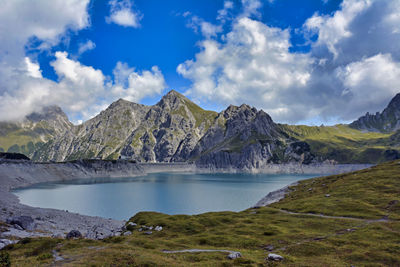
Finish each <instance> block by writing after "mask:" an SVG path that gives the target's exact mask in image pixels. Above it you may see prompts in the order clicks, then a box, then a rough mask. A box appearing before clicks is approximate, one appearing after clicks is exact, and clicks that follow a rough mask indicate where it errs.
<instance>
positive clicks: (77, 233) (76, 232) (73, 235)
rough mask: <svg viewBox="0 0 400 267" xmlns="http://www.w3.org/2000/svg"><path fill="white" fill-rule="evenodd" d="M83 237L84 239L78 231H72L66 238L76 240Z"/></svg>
mask: <svg viewBox="0 0 400 267" xmlns="http://www.w3.org/2000/svg"><path fill="white" fill-rule="evenodd" d="M81 237H82V234H81V232H79V231H78V230H72V231H70V232H69V233H68V234H67V236H66V238H67V239H75V238H81Z"/></svg>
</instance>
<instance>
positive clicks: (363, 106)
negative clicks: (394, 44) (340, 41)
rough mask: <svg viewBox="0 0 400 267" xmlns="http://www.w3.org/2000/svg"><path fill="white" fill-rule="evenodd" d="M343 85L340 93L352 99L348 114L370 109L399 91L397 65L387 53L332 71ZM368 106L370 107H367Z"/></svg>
mask: <svg viewBox="0 0 400 267" xmlns="http://www.w3.org/2000/svg"><path fill="white" fill-rule="evenodd" d="M336 74H337V77H338V78H339V79H340V80H341V81H342V82H343V85H344V90H343V94H350V95H351V96H352V99H353V100H352V103H351V106H352V107H351V109H350V111H352V110H354V109H356V110H365V111H370V112H375V111H377V109H373V107H376V105H377V104H378V103H379V104H380V103H385V102H387V100H388V99H390V98H392V97H393V96H394V95H395V94H397V93H398V92H399V91H400V62H395V61H394V60H393V58H392V56H391V55H390V54H377V55H375V56H372V57H369V58H364V59H362V60H360V61H357V62H352V63H350V64H348V65H346V66H343V67H338V68H337V69H336ZM371 107H372V108H371Z"/></svg>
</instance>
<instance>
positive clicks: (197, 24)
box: [186, 14, 222, 38]
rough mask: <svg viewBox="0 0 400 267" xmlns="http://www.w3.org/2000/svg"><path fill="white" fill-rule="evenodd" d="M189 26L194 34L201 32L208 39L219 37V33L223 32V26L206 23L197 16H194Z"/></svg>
mask: <svg viewBox="0 0 400 267" xmlns="http://www.w3.org/2000/svg"><path fill="white" fill-rule="evenodd" d="M189 15H190V14H189ZM187 16H188V15H187ZM187 16H186V17H187ZM187 26H188V27H189V28H191V29H193V30H194V32H196V33H197V32H201V34H202V35H203V36H204V37H206V38H211V37H215V36H217V34H218V33H220V32H222V26H221V25H214V24H212V23H209V22H207V21H204V20H203V19H201V18H199V17H197V16H192V17H191V18H190V20H189V23H188V24H187Z"/></svg>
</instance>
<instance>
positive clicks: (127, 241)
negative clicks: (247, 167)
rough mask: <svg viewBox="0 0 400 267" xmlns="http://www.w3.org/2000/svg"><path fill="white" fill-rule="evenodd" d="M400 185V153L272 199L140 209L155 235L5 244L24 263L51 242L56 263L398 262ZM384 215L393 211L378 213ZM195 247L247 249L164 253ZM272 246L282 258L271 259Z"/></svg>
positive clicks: (48, 257)
mask: <svg viewBox="0 0 400 267" xmlns="http://www.w3.org/2000/svg"><path fill="white" fill-rule="evenodd" d="M310 188H311V190H310ZM399 188H400V161H395V162H390V163H386V164H382V165H379V166H376V167H373V168H370V169H367V170H362V171H358V172H354V173H349V174H342V175H334V176H328V177H322V178H314V179H309V180H305V181H302V182H300V183H299V184H298V185H296V186H293V187H291V192H290V193H289V195H288V196H287V197H286V198H285V199H283V200H281V201H280V202H278V203H275V204H272V205H271V206H270V207H262V208H259V209H248V210H245V211H242V212H237V213H236V212H212V213H205V214H201V215H194V216H188V215H173V216H170V215H165V214H160V213H154V212H141V213H138V214H136V215H135V216H134V217H132V218H131V219H130V221H132V222H135V223H137V224H138V225H147V226H150V225H151V226H155V225H161V226H163V228H164V229H163V231H161V232H156V231H153V234H152V235H146V234H144V233H143V232H138V231H137V227H136V228H134V227H132V228H129V229H130V230H132V231H133V234H132V235H130V236H123V237H113V238H109V239H106V240H103V241H95V240H84V239H81V240H63V239H51V238H39V239H25V240H23V241H22V242H20V243H19V244H16V245H11V246H8V247H7V248H6V252H7V253H9V254H10V259H11V262H12V263H13V264H15V265H18V266H33V265H34V266H36V265H45V264H51V263H52V262H53V257H52V251H53V250H55V251H57V253H58V254H59V255H61V256H62V257H63V258H64V260H63V261H60V262H57V265H65V266H81V265H88V264H89V263H90V264H91V266H112V265H113V264H114V265H115V264H118V265H121V266H154V265H164V266H233V265H244V266H264V265H267V266H351V265H355V266H399V265H400V243H399V240H400V195H399ZM328 195H329V196H328ZM281 209H284V210H290V211H294V212H301V213H299V214H292V213H287V212H284V211H282V210H281ZM307 213H315V214H316V215H317V214H325V215H333V216H338V217H336V218H334V217H320V216H316V215H310V214H307ZM339 216H345V217H348V218H341V217H339ZM353 217H354V218H353ZM383 217H385V218H388V219H387V220H376V219H381V218H383ZM358 218H359V219H358ZM270 246H272V247H273V248H272V247H270ZM192 248H198V249H227V250H233V251H239V252H241V254H242V256H243V257H242V258H238V259H235V260H229V259H227V257H226V256H227V254H226V253H221V252H213V253H180V254H165V253H163V250H181V249H192ZM267 248H269V249H271V248H272V252H273V253H276V254H279V255H282V256H283V257H284V260H283V261H282V262H271V261H268V260H266V257H267V255H268V253H270V252H269V251H267Z"/></svg>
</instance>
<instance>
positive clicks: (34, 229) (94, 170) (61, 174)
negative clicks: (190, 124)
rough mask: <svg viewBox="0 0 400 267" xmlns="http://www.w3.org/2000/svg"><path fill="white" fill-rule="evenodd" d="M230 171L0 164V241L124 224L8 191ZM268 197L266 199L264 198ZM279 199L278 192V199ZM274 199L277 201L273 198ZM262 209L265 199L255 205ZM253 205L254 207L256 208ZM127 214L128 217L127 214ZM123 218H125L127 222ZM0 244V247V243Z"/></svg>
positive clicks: (298, 168)
mask: <svg viewBox="0 0 400 267" xmlns="http://www.w3.org/2000/svg"><path fill="white" fill-rule="evenodd" d="M368 166H369V165H329V164H320V165H315V166H303V165H299V164H293V165H291V164H286V165H278V164H275V165H270V166H269V167H268V168H263V169H258V170H245V171H246V172H258V173H318V174H324V173H330V174H332V173H343V172H347V171H353V170H358V169H362V168H366V167H368ZM238 171H239V170H235V169H218V170H216V169H211V168H198V167H196V166H195V165H194V164H188V163H135V162H131V161H124V160H118V161H117V160H115V161H102V160H78V161H73V162H65V163H35V162H31V161H27V160H4V159H3V160H0V239H2V240H3V239H13V238H24V237H35V236H55V237H62V238H64V237H66V236H67V234H68V233H70V232H71V231H78V232H79V233H81V234H82V236H84V237H86V238H91V239H102V238H106V237H109V236H118V235H121V233H122V232H123V226H124V224H125V222H124V221H117V220H113V219H107V218H101V217H93V216H85V215H80V214H77V213H71V212H68V211H63V210H56V209H44V208H37V207H30V206H27V205H23V204H21V203H20V202H19V200H18V198H17V197H16V196H15V195H14V194H13V193H11V192H10V191H11V190H12V189H15V188H21V187H26V186H30V185H33V184H36V183H43V182H54V181H67V180H72V179H78V178H79V179H85V178H97V177H119V178H121V177H134V176H139V175H140V176H142V175H146V174H147V173H152V172H203V173H204V172H208V173H210V172H238ZM269 196H270V195H269ZM283 196H284V191H282V192H281V193H280V194H279V197H283ZM276 199H278V198H276ZM259 203H260V204H263V205H265V203H267V202H266V201H262V202H259ZM257 205H258V204H257ZM132 215H133V214H132ZM127 219H128V218H127ZM0 243H1V242H0ZM0 245H1V244H0Z"/></svg>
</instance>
